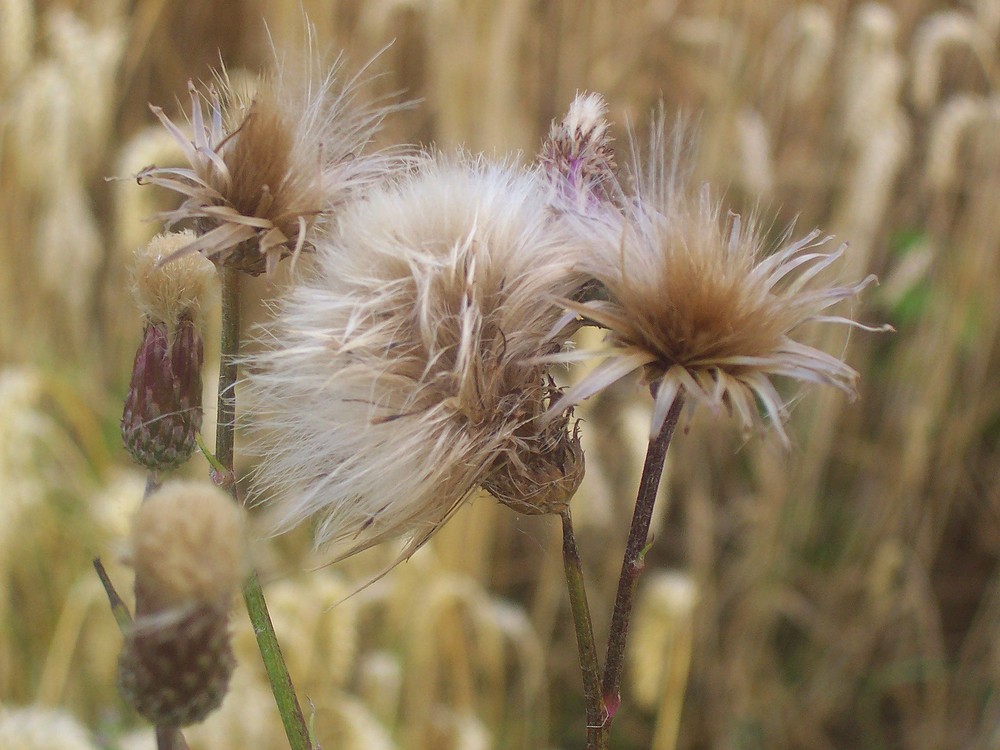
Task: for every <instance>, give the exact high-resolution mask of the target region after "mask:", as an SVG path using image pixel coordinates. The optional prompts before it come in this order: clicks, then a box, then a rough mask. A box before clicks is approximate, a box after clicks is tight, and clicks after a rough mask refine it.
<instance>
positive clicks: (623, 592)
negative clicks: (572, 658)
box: [602, 393, 684, 734]
mask: <svg viewBox="0 0 1000 750" xmlns="http://www.w3.org/2000/svg"><path fill="white" fill-rule="evenodd" d="M683 405H684V396H683V394H681V393H678V394H677V396H676V398H674V403H673V404H672V405H671V406H670V411H669V413H668V414H667V419H666V421H665V422H664V423H663V427H662V428H661V429H660V434H659V435H657V436H656V438H655V439H653V440H651V441H650V442H649V447H648V448H647V450H646V462H645V463H644V464H643V467H642V478H641V479H640V480H639V492H638V495H637V497H636V501H635V511H634V513H633V514H632V527H631V528H630V529H629V533H628V541H627V542H626V544H625V558H624V559H623V560H622V572H621V576H620V577H619V578H618V594H617V596H616V597H615V610H614V613H613V614H612V616H611V631H610V634H609V636H608V655H607V658H606V659H605V660H604V681H603V684H602V691H603V696H604V704H605V707H606V709H607V715H606V719H605V722H604V733H605V734H606V733H607V732H608V731H609V730H610V728H611V721H612V719H614V716H615V713H616V712H617V711H618V708H619V706H620V705H621V694H620V692H619V690H620V687H621V678H622V668H623V667H624V664H625V641H626V640H627V638H628V626H629V621H630V620H631V617H632V605H633V603H634V601H635V590H636V586H637V585H638V583H639V574H640V573H642V568H643V565H644V561H643V558H644V557H645V555H646V551H647V550H648V549H649V546H648V544H647V542H646V539H647V537H648V535H649V523H650V521H651V520H652V517H653V505H654V504H655V503H656V492H657V490H658V489H659V487H660V477H661V476H662V475H663V463H664V461H665V459H666V457H667V448H669V447H670V438H672V437H673V434H674V428H675V427H676V426H677V419H678V417H680V413H681V407H682V406H683Z"/></svg>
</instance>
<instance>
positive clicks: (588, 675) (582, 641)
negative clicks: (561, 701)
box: [560, 508, 608, 750]
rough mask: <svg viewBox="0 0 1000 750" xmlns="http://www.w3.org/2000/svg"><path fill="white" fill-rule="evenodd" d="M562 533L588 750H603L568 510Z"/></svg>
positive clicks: (590, 637) (595, 668) (593, 660)
mask: <svg viewBox="0 0 1000 750" xmlns="http://www.w3.org/2000/svg"><path fill="white" fill-rule="evenodd" d="M560 515H561V518H562V532H563V545H562V552H563V567H564V568H565V569H566V588H567V589H568V590H569V603H570V608H571V609H572V611H573V624H574V625H575V627H576V645H577V648H578V649H579V651H580V670H581V671H582V672H583V696H584V702H585V706H586V715H587V750H606V748H607V746H608V745H607V735H606V734H605V733H604V732H602V731H601V729H602V727H603V724H604V717H603V712H604V703H603V701H602V699H601V672H600V670H601V668H600V665H598V663H597V645H596V644H595V642H594V626H593V623H592V622H591V618H590V606H589V605H588V604H587V589H586V588H585V587H584V584H583V567H582V565H581V564H580V551H579V550H578V549H577V546H576V537H575V536H574V534H573V519H572V518H571V517H570V512H569V508H566V510H564V511H563V512H562V513H561V514H560Z"/></svg>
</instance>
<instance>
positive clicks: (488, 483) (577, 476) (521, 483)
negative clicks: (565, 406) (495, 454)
mask: <svg viewBox="0 0 1000 750" xmlns="http://www.w3.org/2000/svg"><path fill="white" fill-rule="evenodd" d="M545 390H546V391H547V392H548V396H547V397H546V398H545V399H544V400H543V399H539V400H538V401H537V402H536V403H537V405H538V406H539V407H540V408H539V411H538V414H537V415H535V416H534V417H533V418H530V419H527V420H526V421H525V422H524V424H523V425H522V426H521V427H519V428H518V429H517V430H516V431H515V433H514V437H513V438H512V440H513V441H516V444H517V448H516V449H515V450H512V451H508V452H507V453H505V454H504V455H503V456H502V457H501V458H499V459H498V460H497V461H496V462H495V463H494V466H493V468H492V469H491V470H490V472H489V474H488V475H487V477H486V479H485V480H483V484H482V486H483V489H485V490H486V491H487V492H489V493H490V494H491V495H493V497H495V498H496V499H497V500H499V501H500V502H501V503H503V504H504V505H506V506H507V507H509V508H511V509H512V510H516V511H517V512H518V513H524V514H526V515H544V514H548V513H562V512H563V511H565V510H566V508H568V507H569V501H570V500H571V499H572V498H573V495H575V494H576V491H577V489H578V488H579V487H580V482H582V481H583V475H584V470H585V465H584V460H583V449H582V448H581V447H580V430H579V422H574V424H573V427H572V430H570V428H569V423H570V420H571V419H572V418H573V410H572V409H569V410H567V411H566V412H564V413H563V414H562V416H561V417H560V418H558V419H553V420H551V421H548V422H543V421H542V420H541V419H540V417H541V414H542V412H543V411H544V408H545V405H546V404H547V403H548V402H550V401H551V400H552V398H553V396H555V395H557V394H558V391H556V389H555V386H554V385H553V384H552V382H551V380H550V381H549V382H548V384H547V385H546V388H545Z"/></svg>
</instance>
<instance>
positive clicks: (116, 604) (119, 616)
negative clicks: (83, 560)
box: [93, 557, 132, 635]
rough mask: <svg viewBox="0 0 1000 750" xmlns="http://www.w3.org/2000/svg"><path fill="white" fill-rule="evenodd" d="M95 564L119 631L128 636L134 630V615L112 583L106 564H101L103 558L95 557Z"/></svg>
mask: <svg viewBox="0 0 1000 750" xmlns="http://www.w3.org/2000/svg"><path fill="white" fill-rule="evenodd" d="M93 563H94V570H96V571H97V577H98V578H100V579H101V585H102V586H103V587H104V593H105V594H107V595H108V604H110V605H111V614H112V615H113V616H114V618H115V622H116V623H117V624H118V629H119V630H120V631H121V632H122V635H128V632H129V630H131V628H132V615H131V614H130V613H129V611H128V605H127V604H125V602H124V600H123V599H122V598H121V597H120V596H119V595H118V590H117V589H116V588H115V585H114V584H113V583H112V582H111V577H110V576H108V571H106V570H105V569H104V563H102V562H101V558H99V557H95V558H94V560H93Z"/></svg>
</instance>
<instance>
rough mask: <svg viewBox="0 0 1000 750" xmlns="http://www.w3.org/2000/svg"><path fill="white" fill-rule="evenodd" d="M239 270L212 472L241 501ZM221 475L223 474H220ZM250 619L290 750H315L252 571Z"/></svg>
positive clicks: (227, 279) (229, 301) (228, 272)
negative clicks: (237, 463) (237, 460)
mask: <svg viewBox="0 0 1000 750" xmlns="http://www.w3.org/2000/svg"><path fill="white" fill-rule="evenodd" d="M239 273H240V272H239V271H237V270H235V269H232V268H225V267H223V268H222V269H220V277H221V280H222V361H221V366H220V367H219V416H218V422H217V426H216V438H215V457H216V459H217V460H218V462H219V463H220V464H221V465H222V466H223V467H224V471H223V472H221V473H220V472H218V471H215V470H213V474H216V475H217V476H216V477H215V479H216V481H217V482H218V483H219V484H221V485H222V486H224V487H225V488H226V489H228V490H229V492H230V493H231V494H232V496H233V499H234V500H237V501H238V498H237V492H236V479H235V477H236V474H235V471H234V461H233V453H234V442H235V432H236V375H237V372H236V371H237V365H236V357H237V355H238V354H239V350H240V276H239ZM219 474H221V476H219ZM243 599H244V601H245V602H246V606H247V612H248V613H249V615H250V622H251V623H253V630H254V634H255V635H256V636H257V646H258V648H259V649H260V655H261V659H262V660H263V662H264V668H265V670H266V671H267V677H268V680H269V681H270V683H271V691H272V692H273V693H274V700H275V703H277V705H278V712H279V713H280V714H281V721H282V724H284V726H285V734H286V735H287V737H288V744H289V746H290V747H291V749H292V750H312V741H311V740H310V738H309V730H308V728H307V727H306V722H305V718H304V717H303V715H302V708H301V707H300V706H299V700H298V698H297V697H296V696H295V686H294V685H293V684H292V678H291V676H290V675H289V674H288V667H287V666H285V659H284V657H283V656H282V655H281V647H280V646H279V645H278V637H277V635H276V634H275V632H274V625H273V624H272V623H271V616H270V614H269V613H268V611H267V602H266V601H265V599H264V591H263V589H261V586H260V580H259V579H258V577H257V573H256V571H252V572H251V573H250V575H249V576H248V577H247V580H246V581H245V582H244V584H243Z"/></svg>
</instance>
